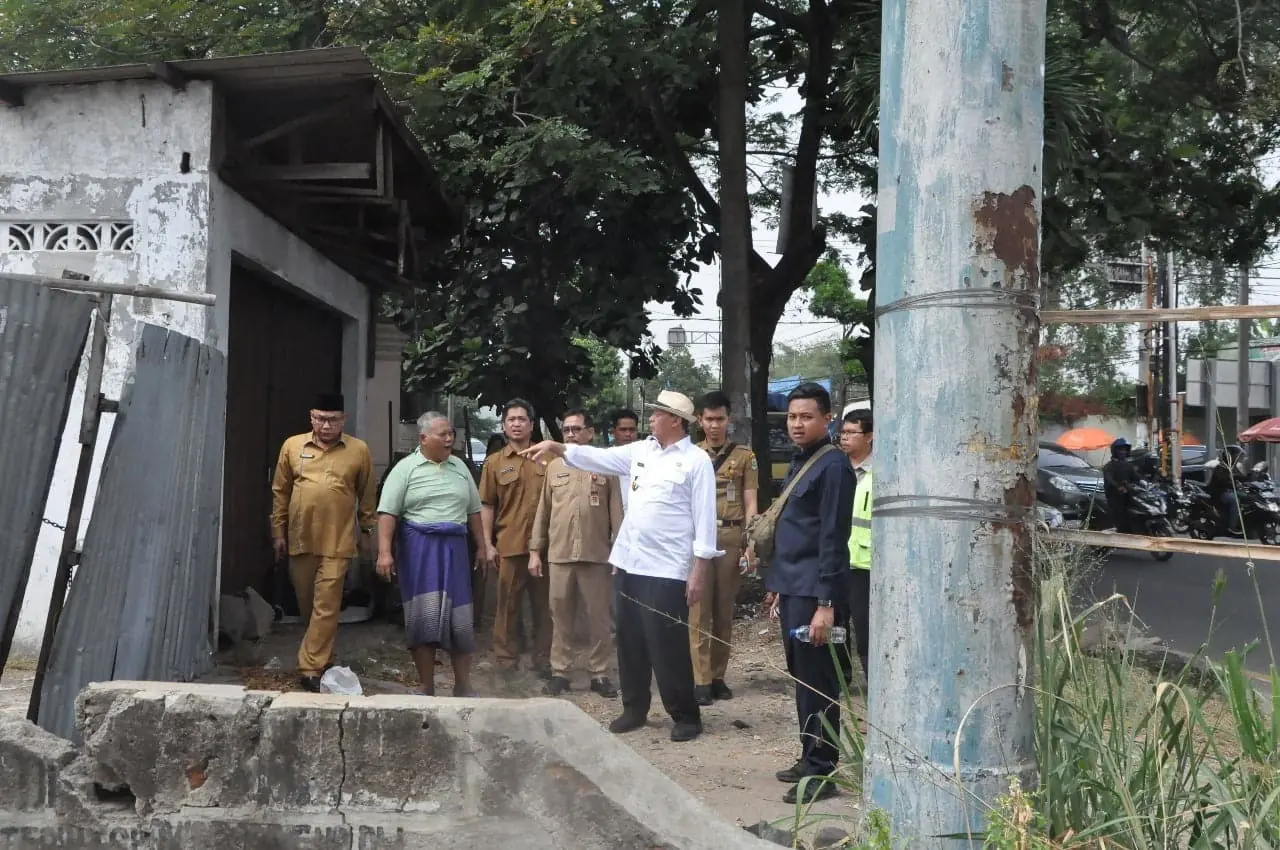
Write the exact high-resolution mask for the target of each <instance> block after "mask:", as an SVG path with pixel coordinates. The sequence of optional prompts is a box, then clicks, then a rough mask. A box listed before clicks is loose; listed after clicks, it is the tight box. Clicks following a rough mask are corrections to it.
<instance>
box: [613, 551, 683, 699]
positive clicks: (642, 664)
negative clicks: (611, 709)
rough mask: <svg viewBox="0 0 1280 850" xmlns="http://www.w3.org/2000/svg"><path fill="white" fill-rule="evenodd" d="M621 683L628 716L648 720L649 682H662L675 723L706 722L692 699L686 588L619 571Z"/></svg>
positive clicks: (671, 581) (674, 582)
mask: <svg viewBox="0 0 1280 850" xmlns="http://www.w3.org/2000/svg"><path fill="white" fill-rule="evenodd" d="M616 580H617V588H618V636H617V644H618V678H619V679H620V682H619V685H620V686H621V688H622V709H623V713H624V714H626V715H628V716H630V717H645V716H647V715H648V714H649V704H650V700H651V699H652V696H651V694H650V692H649V682H650V679H652V678H656V679H657V680H658V694H659V695H660V696H661V697H662V707H663V708H665V709H666V710H667V714H670V715H671V719H672V720H674V721H675V722H676V723H700V722H701V721H702V715H701V711H700V710H699V708H698V701H697V700H696V699H695V698H694V695H693V659H692V658H691V657H690V655H689V604H688V602H687V601H686V600H685V583H684V582H682V581H677V580H675V579H667V578H651V577H649V576H638V575H633V574H631V573H628V572H626V571H625V570H618V573H617V576H616Z"/></svg>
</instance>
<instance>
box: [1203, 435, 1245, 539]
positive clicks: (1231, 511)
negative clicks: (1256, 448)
mask: <svg viewBox="0 0 1280 850" xmlns="http://www.w3.org/2000/svg"><path fill="white" fill-rule="evenodd" d="M1243 457H1244V449H1242V448H1240V447H1239V446H1227V447H1226V448H1225V449H1223V450H1222V457H1221V458H1219V462H1218V465H1217V466H1216V467H1214V469H1213V471H1212V472H1211V473H1210V474H1209V482H1208V485H1207V486H1206V487H1205V489H1206V490H1208V491H1209V497H1210V498H1212V499H1213V501H1214V502H1215V503H1216V504H1217V505H1218V508H1219V510H1220V512H1221V514H1222V518H1223V522H1224V523H1225V526H1226V528H1227V530H1228V531H1229V532H1231V533H1232V534H1237V533H1239V532H1240V503H1239V502H1238V501H1237V500H1236V483H1237V482H1238V481H1242V480H1244V476H1245V470H1244V468H1243V466H1242V459H1243Z"/></svg>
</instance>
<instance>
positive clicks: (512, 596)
mask: <svg viewBox="0 0 1280 850" xmlns="http://www.w3.org/2000/svg"><path fill="white" fill-rule="evenodd" d="M533 421H534V420H533V405H531V404H529V402H527V401H524V400H523V399H518V398H517V399H512V400H511V401H509V402H507V403H506V404H505V405H504V406H503V409H502V432H503V434H505V435H506V438H507V445H506V446H505V447H503V448H502V450H501V451H497V452H494V453H493V454H491V455H489V456H488V457H487V458H485V460H484V468H483V469H481V470H480V504H481V512H480V519H481V522H482V523H483V525H484V540H485V545H487V546H488V547H489V551H488V560H490V561H492V562H496V563H498V565H499V566H498V613H497V617H496V618H495V621H494V624H493V654H494V656H495V658H496V660H497V662H498V666H499V667H501V668H503V669H504V670H508V671H510V670H515V669H516V668H517V667H518V660H517V657H516V656H517V650H516V636H515V631H516V622H517V620H518V619H519V616H520V606H521V604H522V603H523V601H524V595H525V593H526V592H527V593H528V594H529V597H530V602H531V603H532V605H531V607H532V608H533V652H532V668H533V669H534V670H535V671H536V672H537V673H538V675H539V676H542V677H543V678H550V677H551V667H550V664H549V661H550V656H551V611H550V606H549V603H548V594H547V591H548V584H547V578H546V576H540V577H535V576H531V575H530V574H529V538H530V537H532V536H533V518H534V515H535V514H536V513H537V511H538V499H539V498H540V497H541V495H542V482H543V480H544V479H545V474H544V469H543V467H542V466H541V465H539V464H537V463H535V462H534V461H531V460H526V459H525V458H523V457H521V456H520V452H521V451H523V450H524V449H527V448H528V447H529V438H530V437H531V436H532V434H533Z"/></svg>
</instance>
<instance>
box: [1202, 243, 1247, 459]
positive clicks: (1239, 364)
mask: <svg viewBox="0 0 1280 850" xmlns="http://www.w3.org/2000/svg"><path fill="white" fill-rule="evenodd" d="M1239 301H1240V304H1241V305H1244V304H1248V303H1249V267H1248V266H1242V267H1241V269H1240V299H1239ZM1252 331H1253V322H1251V321H1250V320H1248V319H1241V320H1240V321H1239V322H1237V323H1236V333H1237V334H1238V335H1239V339H1237V340H1236V435H1237V436H1236V437H1232V438H1231V439H1230V440H1229V441H1228V442H1230V443H1235V442H1237V438H1238V435H1239V434H1240V432H1241V431H1243V430H1244V429H1245V428H1248V427H1249V337H1250V336H1251V335H1252ZM1211 425H1212V427H1215V428H1216V427H1217V423H1211ZM1243 445H1244V450H1245V451H1246V452H1248V451H1249V446H1248V444H1243Z"/></svg>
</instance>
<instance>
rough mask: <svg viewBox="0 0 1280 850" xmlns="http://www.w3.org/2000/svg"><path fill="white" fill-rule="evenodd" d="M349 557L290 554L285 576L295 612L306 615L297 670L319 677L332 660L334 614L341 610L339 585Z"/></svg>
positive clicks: (336, 614)
mask: <svg viewBox="0 0 1280 850" xmlns="http://www.w3.org/2000/svg"><path fill="white" fill-rule="evenodd" d="M350 560H351V559H350V558H330V557H328V556H325V555H293V556H292V557H290V558H289V577H290V578H291V579H292V580H293V591H294V593H296V594H297V596H298V613H299V614H301V615H302V616H303V617H307V618H308V619H307V633H306V634H305V635H304V636H303V638H302V645H301V646H299V647H298V673H299V674H300V675H302V676H319V675H320V674H321V673H323V672H324V668H325V667H327V666H329V662H330V661H332V660H333V645H334V643H336V642H337V640H338V614H339V612H340V611H341V610H342V585H343V582H344V581H345V580H346V577H347V564H348V563H350Z"/></svg>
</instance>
